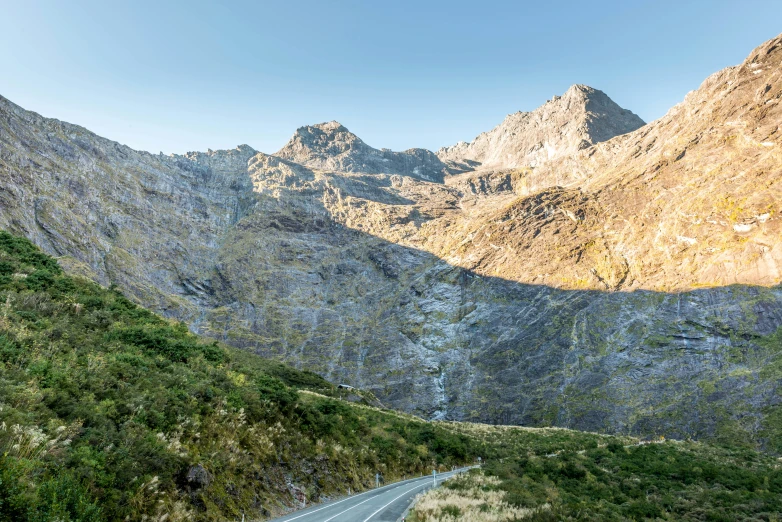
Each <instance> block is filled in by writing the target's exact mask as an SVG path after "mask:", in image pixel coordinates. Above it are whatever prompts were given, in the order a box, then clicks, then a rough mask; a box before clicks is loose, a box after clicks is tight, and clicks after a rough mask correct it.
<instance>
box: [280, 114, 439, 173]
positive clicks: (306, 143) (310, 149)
mask: <svg viewBox="0 0 782 522" xmlns="http://www.w3.org/2000/svg"><path fill="white" fill-rule="evenodd" d="M274 155H275V156H277V157H280V158H283V159H286V160H289V161H293V162H296V163H299V164H301V165H304V166H306V167H310V168H314V169H318V170H330V171H338V172H362V173H366V174H401V175H405V176H412V177H416V178H420V179H424V180H427V181H436V182H441V181H442V180H443V174H444V170H445V165H444V164H443V163H442V162H441V161H440V159H439V158H437V156H436V155H435V154H434V153H433V152H431V151H428V150H426V149H409V150H406V151H404V152H394V151H392V150H390V149H376V148H374V147H371V146H369V145H367V144H366V143H364V141H362V140H361V138H359V137H358V136H356V135H355V134H353V133H352V132H350V131H349V130H348V129H347V127H345V126H344V125H342V124H341V123H339V122H337V121H330V122H326V123H318V124H316V125H307V126H304V127H300V128H298V129H297V130H296V132H295V133H294V134H293V137H291V139H290V140H289V141H288V143H287V144H286V145H285V146H284V147H283V148H282V149H280V150H279V151H277V152H276V153H275V154H274Z"/></svg>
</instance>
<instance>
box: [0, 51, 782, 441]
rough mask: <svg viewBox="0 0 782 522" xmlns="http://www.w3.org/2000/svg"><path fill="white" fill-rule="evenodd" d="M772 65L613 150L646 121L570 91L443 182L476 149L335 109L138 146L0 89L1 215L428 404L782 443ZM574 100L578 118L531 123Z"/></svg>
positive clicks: (64, 248) (252, 334) (169, 295)
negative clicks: (366, 133)
mask: <svg viewBox="0 0 782 522" xmlns="http://www.w3.org/2000/svg"><path fill="white" fill-rule="evenodd" d="M780 63H782V38H777V39H775V40H773V41H771V42H769V43H767V44H764V46H761V47H760V48H758V49H757V50H756V51H755V52H753V54H752V55H751V57H750V58H749V59H748V60H747V62H745V63H744V64H743V65H741V66H739V67H736V68H731V69H728V70H726V71H723V72H721V73H718V74H717V75H715V76H713V77H711V78H710V79H709V80H707V81H706V82H705V83H704V85H703V86H702V87H701V88H700V89H699V90H698V91H696V92H695V93H692V94H690V95H689V96H688V97H687V100H686V101H685V102H684V104H682V105H680V106H677V107H676V108H674V109H673V110H672V111H671V112H670V113H669V114H668V115H667V116H666V117H665V118H663V119H661V120H659V121H657V122H654V123H652V124H649V125H647V126H644V127H642V128H640V129H638V130H635V131H634V132H631V133H629V134H625V135H621V136H617V137H613V138H611V135H615V134H619V133H621V132H626V131H627V130H632V129H630V128H629V127H631V126H633V125H636V126H638V125H640V123H641V122H640V120H637V118H634V117H633V116H632V115H630V114H628V113H626V112H624V111H623V110H621V109H618V108H617V109H616V111H618V112H617V115H616V117H617V118H618V120H617V121H615V122H613V123H610V124H609V123H607V121H604V119H605V118H608V116H607V115H610V111H608V110H603V112H602V113H600V111H598V110H597V109H595V108H594V107H596V106H597V107H599V106H600V105H599V104H597V102H589V103H583V98H579V97H580V96H582V95H583V96H584V97H586V98H589V99H590V100H592V99H593V98H594V99H598V98H599V99H602V98H600V97H599V96H598V95H597V94H596V93H595V92H593V91H589V90H585V89H581V88H576V89H571V91H572V92H571V91H568V93H569V94H568V95H566V96H564V97H563V98H561V99H559V100H556V101H553V102H550V103H549V104H547V105H550V106H551V107H549V108H548V109H545V107H544V108H543V109H545V111H544V110H543V109H539V110H538V111H534V112H533V113H531V114H537V115H538V116H540V119H539V120H536V119H535V118H538V116H535V117H533V116H529V115H528V116H527V117H526V120H524V121H527V122H533V121H537V122H540V125H539V124H535V125H532V123H529V125H532V126H531V127H529V126H528V127H524V128H525V129H528V130H529V129H532V130H530V132H529V133H526V131H524V132H522V131H521V130H519V131H518V132H522V134H523V135H521V134H517V141H518V142H519V143H516V144H513V143H512V142H511V141H507V140H506V141H501V140H498V141H496V143H499V144H501V145H502V147H510V148H507V149H505V150H509V151H511V152H512V153H513V154H516V157H517V160H514V161H518V163H514V164H513V165H515V166H514V167H511V164H509V163H504V164H503V163H499V160H497V161H498V163H497V165H500V166H501V167H502V168H497V169H491V168H481V169H479V170H478V171H475V172H466V173H462V174H458V175H448V176H445V175H444V173H445V172H447V169H448V168H451V169H456V167H454V165H455V163H453V162H457V163H458V162H462V163H465V162H467V161H468V160H469V161H476V162H479V163H481V165H479V166H481V167H483V166H485V165H486V164H490V163H491V161H494V159H492V160H490V161H489V160H487V158H489V156H488V155H487V152H486V151H488V150H489V149H488V148H486V149H485V150H484V151H483V152H481V154H483V155H482V156H479V158H480V159H476V160H471V159H469V158H467V159H464V157H461V158H462V159H459V160H458V161H457V160H456V159H450V158H448V157H445V158H444V159H445V160H446V161H447V162H452V163H451V166H450V167H449V166H447V165H445V164H444V163H443V162H442V161H440V159H437V158H436V157H434V155H433V154H432V153H430V152H427V151H417V152H416V151H413V152H411V151H408V152H406V153H392V152H390V151H382V150H380V151H378V150H377V149H373V148H371V147H369V146H367V145H366V144H364V143H363V142H362V141H361V140H359V139H358V138H357V137H355V136H354V135H352V134H350V133H349V132H348V131H347V130H346V129H345V128H344V127H342V126H341V125H339V124H336V123H332V124H322V125H317V126H313V127H305V128H303V129H299V131H297V133H296V135H295V136H294V138H293V139H292V140H291V142H290V143H289V144H288V145H286V147H284V148H283V149H282V150H281V151H280V152H278V153H277V154H274V155H267V154H263V153H260V152H257V151H255V150H253V149H251V148H250V147H247V146H241V147H238V148H237V149H234V150H230V151H210V152H208V153H191V154H187V155H182V156H176V155H175V156H162V155H152V154H148V153H144V152H137V151H134V150H131V149H129V148H128V147H124V146H122V145H119V144H117V143H114V142H111V141H109V140H106V139H103V138H100V137H98V136H96V135H94V134H92V133H90V132H89V131H87V130H85V129H83V128H81V127H77V126H75V125H69V124H66V123H62V122H59V121H56V120H51V119H47V118H43V117H41V116H39V115H37V114H34V113H31V112H28V111H25V110H23V109H21V108H19V107H17V106H15V105H13V104H12V103H10V102H9V101H7V100H5V99H2V98H0V227H2V228H6V229H9V230H12V231H14V232H17V233H23V234H24V235H26V236H27V237H30V238H31V239H32V240H33V241H35V242H36V243H37V244H38V245H40V246H41V247H43V248H44V249H45V250H46V251H48V252H50V253H52V254H55V255H57V256H59V258H60V262H61V263H62V264H63V265H64V266H65V267H66V269H67V270H69V271H70V272H72V273H78V274H82V275H84V276H87V277H90V278H93V279H95V280H97V281H99V282H101V283H103V284H111V283H113V284H117V285H118V286H120V287H121V288H122V289H123V290H124V291H125V292H127V293H128V294H129V295H130V296H132V297H133V298H134V299H137V300H138V301H140V302H142V303H144V304H145V305H147V306H149V307H151V308H153V309H155V310H156V311H159V312H161V313H163V314H166V315H167V316H169V317H172V318H176V319H181V320H183V321H186V322H187V323H188V324H189V325H190V327H191V328H192V329H193V330H194V331H196V332H199V333H203V334H207V335H210V336H213V337H215V338H218V339H221V340H223V341H225V342H228V343H231V344H234V345H236V346H239V347H242V348H245V349H247V350H251V351H254V352H257V353H259V354H263V355H264V356H267V357H274V358H278V359H281V360H285V361H288V362H290V363H292V364H295V365H297V366H299V367H305V368H308V369H312V370H315V371H317V372H319V373H321V374H322V375H324V376H327V377H328V378H330V379H332V380H334V381H335V382H340V383H347V384H350V385H354V386H357V387H360V388H365V389H368V390H371V391H372V392H373V393H374V394H375V395H376V396H377V397H378V399H380V400H381V401H382V403H383V404H386V405H389V406H393V407H397V408H401V409H404V410H406V411H411V412H415V413H418V414H420V415H423V416H426V417H429V418H445V419H461V420H476V421H484V422H502V423H520V424H529V425H559V426H568V427H574V428H580V429H589V430H606V431H614V432H617V431H631V432H635V433H643V434H664V435H668V436H674V437H685V436H693V437H707V436H708V437H716V438H720V437H731V438H736V437H744V438H745V439H747V440H753V441H755V442H756V443H758V444H760V445H763V446H765V447H767V448H770V449H773V450H775V451H782V442H780V441H782V435H781V434H782V427H780V425H781V424H782V423H780V421H779V419H780V415H781V414H780V402H782V396H780V390H782V350H780V347H782V330H781V329H780V328H781V327H782V289H780V286H779V283H780V281H781V280H782V277H780V274H779V270H778V268H777V267H778V264H779V262H780V261H781V260H780V256H779V251H778V245H780V244H782V241H781V240H782V237H780V236H781V235H782V231H781V230H780V228H779V215H780V210H782V209H780V208H779V202H780V201H782V197H780V196H782V195H781V194H779V190H780V187H779V179H780V176H779V173H780V172H779V171H780V166H782V155H780V150H782V149H780V146H781V141H780V132H779V127H778V125H779V123H778V122H779V121H782V118H780V116H781V115H780V112H779V111H780V108H779V102H780V99H782V81H780ZM565 98H572V99H571V100H570V102H568V103H573V104H574V103H576V102H575V101H573V100H579V99H580V100H581V101H580V102H578V103H581V106H582V109H583V111H582V112H580V114H581V113H583V114H587V115H591V116H589V117H586V116H585V118H586V119H585V120H584V121H588V122H590V123H589V124H588V125H587V126H586V127H584V128H582V127H583V125H581V123H578V122H570V121H569V120H568V121H565V120H563V121H562V124H563V125H565V126H566V127H567V129H570V130H567V131H562V132H560V131H558V132H559V134H556V135H554V134H549V131H548V130H546V131H545V132H544V131H543V127H545V126H546V125H548V124H546V125H542V123H544V120H545V119H544V118H542V115H543V114H544V113H545V114H550V115H557V114H560V112H561V111H560V108H561V107H565V105H564V104H565V101H563V100H565ZM605 99H606V100H607V97H606V98H605ZM590 103H591V105H590ZM602 107H603V108H605V107H609V108H610V109H611V111H614V107H615V106H613V105H610V104H608V102H606V103H605V104H603V105H602ZM563 110H564V109H563ZM579 110H581V109H579ZM547 111H548V112H547ZM616 111H615V112H616ZM562 114H564V113H562ZM598 114H602V115H598ZM596 115H598V116H596ZM551 118H554V120H551ZM551 118H549V120H550V121H555V120H556V118H559V116H556V117H554V116H551ZM590 118H591V119H590ZM522 119H524V118H520V119H519V121H521V120H522ZM595 122H598V123H600V125H599V126H598V125H596V123H595ZM570 126H572V129H571V127H570ZM521 128H522V127H519V129H521ZM546 128H549V127H546ZM598 129H602V130H598ZM606 129H607V130H606ZM612 129H613V130H612ZM492 132H493V131H492ZM539 132H540V133H541V134H539ZM601 132H604V133H603V134H601ZM612 133H613V134H612ZM498 135H499V134H498ZM552 136H553V137H552ZM533 137H534V139H533ZM543 137H545V138H546V139H542V138H543ZM555 138H556V139H555ZM609 138H610V139H609ZM580 139H583V140H584V141H587V142H589V143H587V144H586V145H584V147H586V148H583V149H582V150H579V149H580V148H582V144H581V142H580V141H579V140H580ZM546 140H549V141H546ZM551 140H553V141H551ZM606 140H607V141H606ZM533 142H534V143H549V144H550V145H552V147H554V148H555V149H556V150H557V151H558V152H557V153H556V154H553V153H552V154H548V153H546V155H545V156H543V155H541V154H543V153H542V152H541V151H542V150H544V149H545V147H543V148H539V149H534V147H533V146H532V145H530V144H532V143H533ZM475 143H478V141H477V140H476V142H475ZM486 143H495V141H492V140H489V139H488V138H487V139H486ZM592 143H596V144H592ZM502 147H499V148H497V149H496V150H501V149H502ZM468 148H469V147H468ZM533 149H534V150H533ZM475 150H477V149H475ZM552 150H553V149H552ZM567 151H569V152H567ZM492 154H493V153H492ZM498 154H499V153H498ZM502 154H505V153H502ZM446 156H447V155H446ZM476 157H478V156H476ZM491 157H492V158H500V157H501V154H500V155H494V156H491ZM506 157H507V156H506ZM386 160H387V161H386ZM484 162H486V163H484ZM452 171H453V170H452Z"/></svg>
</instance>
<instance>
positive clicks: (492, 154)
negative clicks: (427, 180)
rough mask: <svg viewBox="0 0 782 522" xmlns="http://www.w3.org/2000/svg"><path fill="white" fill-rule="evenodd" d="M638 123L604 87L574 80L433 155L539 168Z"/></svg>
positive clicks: (458, 165)
mask: <svg viewBox="0 0 782 522" xmlns="http://www.w3.org/2000/svg"><path fill="white" fill-rule="evenodd" d="M643 125H644V121H643V120H642V119H641V118H639V117H638V116H637V115H635V114H633V113H632V112H630V111H629V110H627V109H623V108H622V107H620V106H619V105H617V104H616V103H614V102H613V100H611V98H609V97H608V96H607V95H606V94H605V93H604V92H603V91H599V90H597V89H593V88H592V87H588V86H586V85H573V86H572V87H570V88H569V89H568V90H567V91H566V92H565V94H563V95H562V96H554V97H553V98H552V99H551V100H549V101H547V102H546V103H545V104H544V105H542V106H540V107H539V108H537V109H535V110H534V111H532V112H517V113H514V114H510V115H508V116H507V117H506V118H505V120H504V121H503V122H502V123H501V124H499V125H498V126H497V127H495V128H493V129H492V130H490V131H488V132H484V133H482V134H480V135H478V137H476V138H475V139H474V140H473V141H471V142H470V143H467V142H463V141H462V142H459V143H457V144H456V145H453V146H451V147H443V148H442V149H440V150H438V151H437V156H438V157H439V158H440V159H441V160H442V161H444V162H446V163H447V164H448V165H449V167H450V168H451V169H452V170H459V171H470V170H476V169H477V168H479V167H480V168H489V167H491V168H494V169H498V168H521V167H539V166H541V165H543V164H545V163H547V162H549V161H552V160H554V159H557V158H561V157H564V156H569V155H572V154H574V153H576V152H578V151H579V150H582V149H585V148H588V147H589V146H591V145H594V144H595V143H600V142H603V141H607V140H610V139H611V138H613V137H615V136H619V135H621V134H625V133H628V132H631V131H634V130H636V129H638V128H639V127H642V126H643Z"/></svg>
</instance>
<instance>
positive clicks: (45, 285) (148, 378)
mask: <svg viewBox="0 0 782 522" xmlns="http://www.w3.org/2000/svg"><path fill="white" fill-rule="evenodd" d="M313 392H317V394H316V393H313ZM336 396H338V392H337V390H336V389H335V388H334V386H333V385H331V384H330V383H328V382H327V381H325V380H323V379H322V378H321V377H319V376H317V375H316V374H314V373H311V372H302V371H298V370H295V369H293V368H290V367H288V366H285V365H282V364H279V363H276V362H272V361H267V360H264V359H261V358H259V357H257V356H255V355H252V354H248V353H246V352H242V351H239V350H235V349H231V348H228V347H225V346H222V345H220V344H218V343H216V342H214V341H211V340H209V341H207V340H204V339H201V338H198V337H197V336H195V335H193V334H191V333H190V332H189V331H188V329H187V327H186V326H185V325H184V324H182V323H176V322H171V321H167V320H165V319H163V318H161V317H159V316H157V315H155V314H153V313H151V312H149V311H147V310H144V309H143V308H141V307H139V306H137V305H135V304H134V303H133V302H131V301H130V300H128V299H127V298H125V297H124V296H123V295H122V294H121V293H120V292H118V291H117V290H116V289H114V288H111V289H104V288H101V287H99V286H97V285H95V284H93V283H91V282H88V281H85V280H81V279H74V278H71V277H67V276H66V275H64V274H63V272H62V270H60V268H59V267H58V266H57V264H56V262H55V261H54V260H53V259H52V258H50V257H48V256H45V255H43V254H41V253H40V252H39V251H38V250H37V249H36V248H35V247H34V246H33V245H32V244H30V243H29V242H28V241H26V240H24V239H20V238H16V237H13V236H10V235H9V234H7V233H5V232H0V521H3V520H13V521H55V520H58V521H63V522H94V521H100V520H124V519H126V518H127V519H131V520H137V519H141V518H142V516H147V517H149V518H150V519H162V518H161V517H163V516H166V517H167V518H166V520H169V521H177V520H236V519H237V518H241V514H242V513H245V514H246V515H248V516H251V518H254V519H257V518H260V517H262V516H263V515H264V514H268V513H269V512H275V511H277V512H279V511H280V510H281V509H282V508H283V505H284V504H287V505H291V504H294V503H295V500H294V498H293V496H292V492H290V491H289V490H288V486H287V481H288V480H291V481H293V482H294V483H295V484H297V485H298V486H299V487H301V488H302V489H303V490H304V491H306V492H307V496H308V500H309V501H310V502H312V501H317V500H318V498H319V497H320V495H322V494H329V495H331V494H333V493H335V492H336V493H338V492H340V491H344V490H346V489H347V487H351V488H352V490H353V491H356V490H360V489H363V488H365V487H369V486H370V485H371V484H372V483H373V482H374V475H375V473H376V472H380V473H382V474H383V475H384V476H385V477H386V479H387V480H391V479H393V478H395V477H400V476H401V475H403V474H408V475H410V474H413V473H416V472H419V471H424V470H426V471H428V470H429V469H431V466H432V465H437V464H442V465H443V466H451V465H455V464H460V463H462V462H464V461H465V460H468V459H469V458H470V457H471V453H470V451H469V449H468V446H469V444H468V443H467V439H466V438H465V437H464V436H461V435H456V434H454V433H452V432H451V431H449V430H448V429H445V428H442V427H434V426H431V425H429V424H427V423H425V422H423V421H420V420H417V419H414V418H411V417H406V416H401V415H398V414H394V413H391V412H383V411H380V410H376V409H373V408H369V407H365V406H360V405H353V404H350V403H346V402H343V401H341V400H338V399H336V398H334V397H336ZM405 436H410V440H407V439H406V438H405ZM196 466H201V467H202V468H203V469H204V470H206V473H207V475H208V477H209V479H208V480H206V481H205V482H193V481H192V480H191V479H189V478H188V476H189V475H188V473H189V470H191V469H193V468H194V467H196Z"/></svg>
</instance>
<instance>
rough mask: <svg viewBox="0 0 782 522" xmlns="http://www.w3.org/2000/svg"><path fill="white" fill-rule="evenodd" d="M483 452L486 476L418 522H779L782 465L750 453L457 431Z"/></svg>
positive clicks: (441, 494) (452, 485)
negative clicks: (478, 444)
mask: <svg viewBox="0 0 782 522" xmlns="http://www.w3.org/2000/svg"><path fill="white" fill-rule="evenodd" d="M453 426H454V427H455V428H456V429H457V430H459V431H462V432H470V433H472V435H473V437H474V438H476V439H479V440H480V441H481V443H482V444H483V445H484V447H483V451H485V452H487V455H488V457H489V458H488V460H487V463H486V465H485V466H484V468H483V470H480V471H479V470H475V471H474V473H473V474H472V475H470V476H466V477H463V478H460V479H458V480H454V481H452V482H447V483H446V486H445V488H444V489H443V490H442V491H434V492H430V493H428V494H427V495H425V496H424V498H423V499H422V500H421V501H420V502H419V503H418V504H417V506H416V508H415V510H414V513H413V515H414V516H413V517H411V518H412V519H413V520H415V521H417V522H429V521H435V520H438V521H450V520H471V521H474V522H481V521H497V522H499V521H506V520H508V521H510V520H521V519H523V520H540V521H544V520H545V521H549V520H551V521H553V520H591V521H611V520H617V521H618V520H647V519H650V520H677V521H678V520H692V521H696V520H709V521H726V522H727V521H734V520H779V519H780V515H782V463H780V461H778V460H777V459H774V458H773V457H769V456H766V455H764V454H762V453H758V452H755V451H753V450H750V449H746V448H730V447H724V446H712V445H707V444H702V443H697V442H691V441H687V442H678V441H665V440H662V439H661V440H657V441H654V442H647V443H642V442H639V441H635V440H632V439H629V438H618V437H606V436H603V435H598V434H589V433H578V432H571V431H569V430H557V429H548V430H546V429H543V430H534V429H524V428H508V427H505V428H495V427H487V426H483V427H481V426H472V427H471V426H469V425H462V426H459V425H453Z"/></svg>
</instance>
